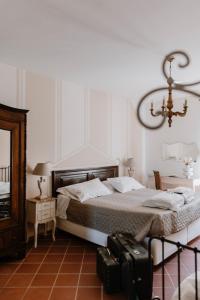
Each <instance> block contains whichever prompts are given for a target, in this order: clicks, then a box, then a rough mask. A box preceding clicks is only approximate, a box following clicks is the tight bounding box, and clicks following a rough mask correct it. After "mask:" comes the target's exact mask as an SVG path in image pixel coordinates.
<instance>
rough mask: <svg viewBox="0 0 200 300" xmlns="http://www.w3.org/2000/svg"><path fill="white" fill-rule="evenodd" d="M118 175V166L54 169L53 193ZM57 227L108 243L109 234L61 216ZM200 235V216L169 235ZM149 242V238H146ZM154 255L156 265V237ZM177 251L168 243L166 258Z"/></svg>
mask: <svg viewBox="0 0 200 300" xmlns="http://www.w3.org/2000/svg"><path fill="white" fill-rule="evenodd" d="M117 176H118V166H108V167H100V168H99V167H98V168H87V169H74V170H60V171H52V195H53V197H56V196H57V192H56V190H57V189H58V188H59V187H62V186H66V185H70V184H75V183H80V182H84V181H88V180H91V179H94V178H99V179H100V180H106V179H107V178H109V177H117ZM57 227H58V228H59V229H61V230H64V231H67V232H69V233H71V234H74V235H76V236H79V237H81V238H83V239H86V240H88V241H90V242H93V243H96V244H98V245H102V246H106V245H107V236H108V235H107V234H105V233H103V232H100V231H98V230H95V229H92V228H88V227H85V226H82V225H78V224H75V223H72V222H70V221H67V220H63V219H61V218H57ZM199 235H200V218H199V219H197V220H196V221H194V222H192V223H191V224H189V225H188V226H187V227H186V228H184V229H183V230H181V231H179V232H176V233H173V234H170V235H169V236H167V238H168V239H170V240H172V241H174V242H177V241H179V242H180V243H182V244H187V243H188V242H189V241H191V240H193V239H194V238H196V237H197V236H199ZM145 241H146V243H147V244H148V241H149V238H146V239H145ZM151 247H152V255H153V258H154V265H158V264H159V263H161V262H162V260H163V257H162V243H161V241H160V240H157V239H154V240H153V241H152V242H151ZM175 252H176V247H175V246H174V245H173V244H168V245H166V247H165V254H164V258H167V257H169V256H170V255H172V254H173V253H175Z"/></svg>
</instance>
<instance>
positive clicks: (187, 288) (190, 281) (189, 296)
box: [171, 272, 200, 300]
mask: <svg viewBox="0 0 200 300" xmlns="http://www.w3.org/2000/svg"><path fill="white" fill-rule="evenodd" d="M197 279H198V281H197V282H198V295H200V272H197ZM198 299H199V296H198ZM171 300H178V289H176V291H175V293H174V295H173V296H172V299H171ZM181 300H195V273H193V274H192V275H190V276H188V277H187V278H185V279H184V280H183V281H182V282H181Z"/></svg>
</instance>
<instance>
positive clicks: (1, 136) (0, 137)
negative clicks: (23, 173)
mask: <svg viewBox="0 0 200 300" xmlns="http://www.w3.org/2000/svg"><path fill="white" fill-rule="evenodd" d="M8 166H10V131H8V130H1V129H0V167H8Z"/></svg>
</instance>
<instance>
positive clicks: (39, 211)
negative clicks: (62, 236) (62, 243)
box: [26, 198, 56, 248]
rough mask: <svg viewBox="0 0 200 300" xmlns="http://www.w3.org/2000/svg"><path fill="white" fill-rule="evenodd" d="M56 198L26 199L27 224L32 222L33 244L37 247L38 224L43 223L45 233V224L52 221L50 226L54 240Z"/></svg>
mask: <svg viewBox="0 0 200 300" xmlns="http://www.w3.org/2000/svg"><path fill="white" fill-rule="evenodd" d="M55 210H56V199H55V198H47V199H43V200H37V199H28V200H27V202H26V220H27V224H28V223H32V224H34V236H35V243H34V246H35V248H37V236H38V225H39V224H45V233H46V224H47V223H48V222H53V228H52V239H53V241H55V229H56V217H55Z"/></svg>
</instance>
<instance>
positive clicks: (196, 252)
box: [148, 236, 200, 300]
mask: <svg viewBox="0 0 200 300" xmlns="http://www.w3.org/2000/svg"><path fill="white" fill-rule="evenodd" d="M155 240H157V241H159V242H160V243H161V245H162V251H161V253H162V263H161V267H162V268H161V269H162V288H161V289H162V290H161V293H162V298H160V297H158V296H155V297H153V298H152V300H161V299H162V300H167V299H168V297H167V295H166V294H167V293H166V290H165V287H166V276H165V275H166V270H165V260H164V258H165V250H166V247H167V246H169V245H173V246H174V247H175V248H176V259H177V274H176V276H177V283H178V285H177V291H178V293H177V298H178V299H179V300H181V295H182V289H181V280H182V279H181V278H182V276H181V271H182V268H181V258H182V256H181V253H182V252H183V251H184V250H187V251H189V252H190V253H192V254H193V256H191V261H190V262H191V265H193V264H192V260H193V262H194V270H193V272H194V285H195V294H194V295H191V298H189V299H194V300H198V299H199V295H198V293H199V290H198V273H197V272H198V257H197V256H198V255H199V254H200V250H199V249H197V248H196V247H190V246H188V245H185V244H181V243H180V242H174V241H171V240H169V239H166V238H164V237H156V236H154V237H151V238H150V239H149V243H148V250H149V259H151V255H152V243H153V241H155ZM174 259H175V257H174ZM174 275H175V274H174ZM184 299H186V295H185V296H184Z"/></svg>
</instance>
